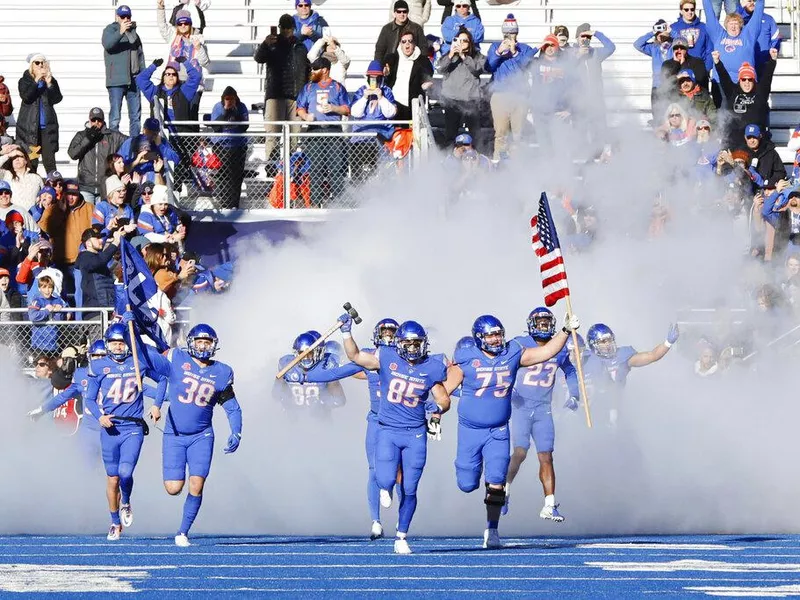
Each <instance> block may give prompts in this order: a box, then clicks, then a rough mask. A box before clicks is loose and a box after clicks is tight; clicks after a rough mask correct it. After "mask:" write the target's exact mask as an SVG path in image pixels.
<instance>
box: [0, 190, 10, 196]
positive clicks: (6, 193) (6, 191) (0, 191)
mask: <svg viewBox="0 0 800 600" xmlns="http://www.w3.org/2000/svg"><path fill="white" fill-rule="evenodd" d="M10 195H11V192H10V191H8V190H0V196H10Z"/></svg>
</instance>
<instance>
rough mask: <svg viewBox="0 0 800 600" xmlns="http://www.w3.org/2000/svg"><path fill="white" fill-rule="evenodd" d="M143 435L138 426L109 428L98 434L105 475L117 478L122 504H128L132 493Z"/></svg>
mask: <svg viewBox="0 0 800 600" xmlns="http://www.w3.org/2000/svg"><path fill="white" fill-rule="evenodd" d="M143 442H144V435H143V434H142V428H141V427H140V426H138V425H129V426H121V427H120V426H119V425H116V426H114V427H110V428H108V429H105V428H104V429H103V431H101V432H100V445H101V447H102V450H103V464H104V465H105V467H106V475H108V476H109V477H119V489H120V493H121V496H122V503H123V504H128V503H130V499H131V492H133V470H134V469H135V468H136V463H137V462H139V453H140V452H141V451H142V443H143Z"/></svg>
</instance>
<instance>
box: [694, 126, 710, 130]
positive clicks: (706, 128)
mask: <svg viewBox="0 0 800 600" xmlns="http://www.w3.org/2000/svg"><path fill="white" fill-rule="evenodd" d="M697 131H711V127H705V126H704V127H698V128H697Z"/></svg>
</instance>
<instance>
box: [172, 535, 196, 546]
mask: <svg viewBox="0 0 800 600" xmlns="http://www.w3.org/2000/svg"><path fill="white" fill-rule="evenodd" d="M175 545H176V546H178V547H180V548H188V547H189V546H191V545H192V544H191V543H189V538H188V537H186V534H185V533H179V534H178V535H176V536H175Z"/></svg>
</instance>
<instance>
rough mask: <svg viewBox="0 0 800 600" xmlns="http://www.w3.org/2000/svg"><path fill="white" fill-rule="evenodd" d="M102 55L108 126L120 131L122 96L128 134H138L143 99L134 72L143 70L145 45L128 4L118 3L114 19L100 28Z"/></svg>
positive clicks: (137, 72)
mask: <svg viewBox="0 0 800 600" xmlns="http://www.w3.org/2000/svg"><path fill="white" fill-rule="evenodd" d="M101 41H102V44H103V59H104V61H105V66H106V89H108V102H109V105H110V110H109V129H111V130H112V131H119V123H120V120H121V117H122V100H123V99H124V100H125V102H127V104H128V117H129V119H130V128H129V134H130V135H138V134H139V128H140V126H141V119H142V103H141V99H140V98H139V88H138V87H136V76H137V75H138V74H139V73H140V72H141V71H144V66H145V63H144V48H143V47H142V40H141V38H140V37H139V34H138V33H136V21H134V20H133V15H132V13H131V9H130V7H129V6H126V5H125V4H122V5H120V6H118V7H117V10H116V12H115V15H114V22H113V23H110V24H109V25H106V28H105V29H104V30H103V37H102V40H101Z"/></svg>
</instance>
